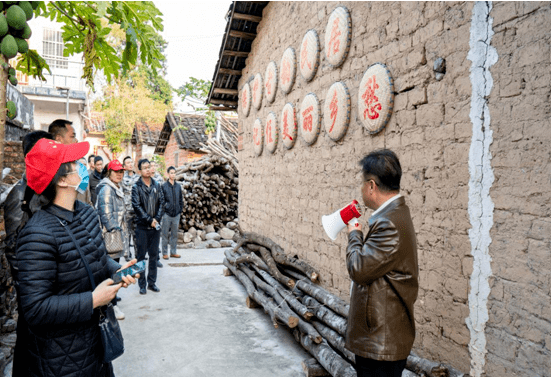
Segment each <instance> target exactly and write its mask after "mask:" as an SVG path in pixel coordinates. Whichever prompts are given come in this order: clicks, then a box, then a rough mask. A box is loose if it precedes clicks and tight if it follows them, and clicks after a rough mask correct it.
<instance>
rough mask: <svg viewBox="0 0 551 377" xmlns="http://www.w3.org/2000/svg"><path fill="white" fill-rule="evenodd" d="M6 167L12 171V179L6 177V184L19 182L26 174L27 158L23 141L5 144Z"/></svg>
mask: <svg viewBox="0 0 551 377" xmlns="http://www.w3.org/2000/svg"><path fill="white" fill-rule="evenodd" d="M4 167H6V168H10V169H11V173H10V176H11V177H6V180H5V182H6V183H15V182H17V181H18V180H19V179H21V177H22V176H23V174H24V173H25V157H24V156H23V143H22V142H21V141H6V142H5V143H4Z"/></svg>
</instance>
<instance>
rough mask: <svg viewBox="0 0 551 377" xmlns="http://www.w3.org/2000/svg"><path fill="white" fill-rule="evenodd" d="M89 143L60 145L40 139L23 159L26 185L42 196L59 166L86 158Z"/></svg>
mask: <svg viewBox="0 0 551 377" xmlns="http://www.w3.org/2000/svg"><path fill="white" fill-rule="evenodd" d="M89 150H90V143H88V142H87V141H84V142H82V143H76V144H68V145H65V144H61V143H58V142H57V141H53V140H49V139H40V140H38V142H37V143H36V144H35V146H34V147H33V148H32V149H31V151H30V152H29V153H28V154H27V157H25V165H26V166H27V185H28V186H29V187H30V188H32V189H33V190H34V192H36V193H37V194H42V192H44V190H45V189H46V187H48V185H49V184H50V182H51V181H52V179H54V176H55V175H56V173H57V171H58V170H59V167H60V166H61V164H64V163H66V162H72V161H76V160H78V159H79V158H82V157H84V156H86V154H87V153H88V151H89Z"/></svg>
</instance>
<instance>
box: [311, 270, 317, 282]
mask: <svg viewBox="0 0 551 377" xmlns="http://www.w3.org/2000/svg"><path fill="white" fill-rule="evenodd" d="M310 280H312V282H314V283H317V282H318V281H319V275H318V273H317V272H312V275H311V276H310Z"/></svg>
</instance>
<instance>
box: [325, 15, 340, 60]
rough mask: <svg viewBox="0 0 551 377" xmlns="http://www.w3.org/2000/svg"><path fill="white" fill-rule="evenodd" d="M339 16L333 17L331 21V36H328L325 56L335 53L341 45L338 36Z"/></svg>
mask: <svg viewBox="0 0 551 377" xmlns="http://www.w3.org/2000/svg"><path fill="white" fill-rule="evenodd" d="M339 22H340V19H339V17H337V18H335V20H334V21H333V26H332V27H331V37H330V38H329V49H328V50H327V56H328V57H329V56H331V55H335V54H336V53H337V52H339V47H340V45H341V41H340V40H339V37H340V35H341V30H340V29H339Z"/></svg>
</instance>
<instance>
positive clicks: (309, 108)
mask: <svg viewBox="0 0 551 377" xmlns="http://www.w3.org/2000/svg"><path fill="white" fill-rule="evenodd" d="M320 115H321V114H320V103H319V100H318V97H316V95H315V94H314V93H309V94H307V95H306V97H304V100H302V104H301V105H300V113H299V115H298V118H299V125H300V134H301V135H302V138H303V139H304V141H305V142H306V143H307V144H309V145H311V144H314V143H315V142H316V140H317V139H318V136H319V134H320V128H321V116H320Z"/></svg>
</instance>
